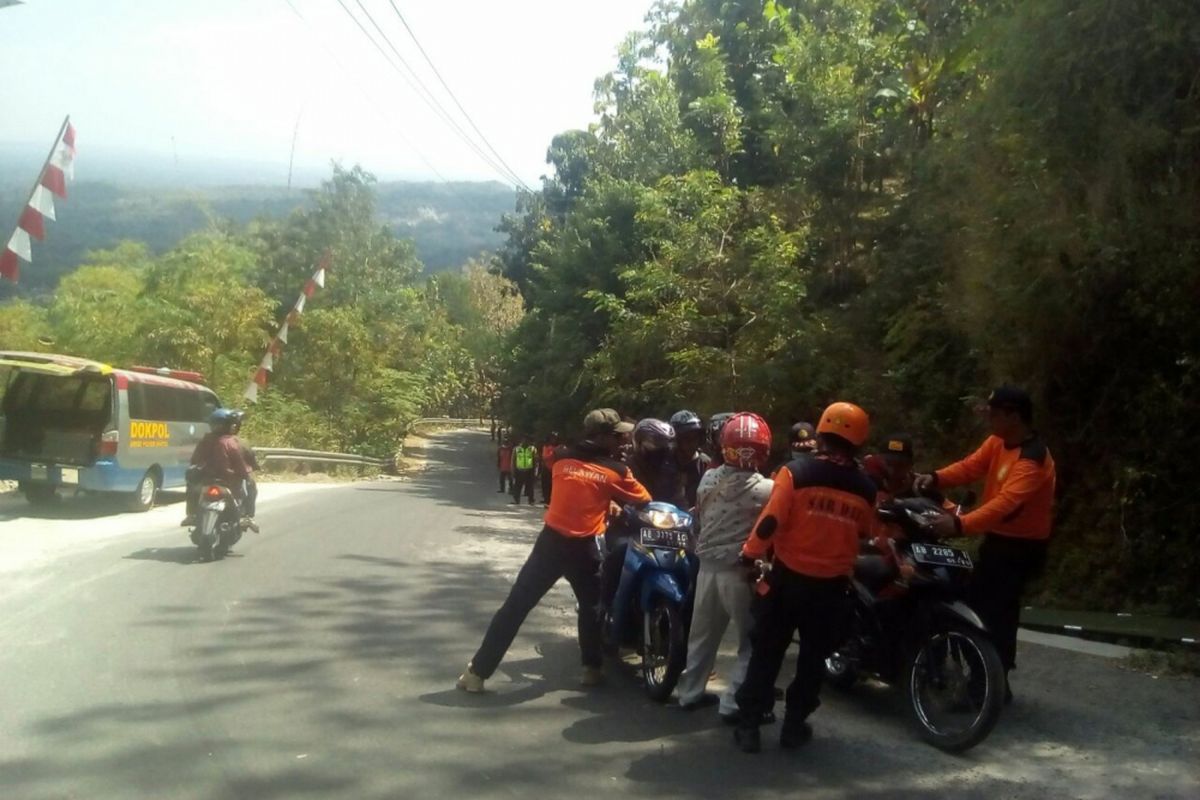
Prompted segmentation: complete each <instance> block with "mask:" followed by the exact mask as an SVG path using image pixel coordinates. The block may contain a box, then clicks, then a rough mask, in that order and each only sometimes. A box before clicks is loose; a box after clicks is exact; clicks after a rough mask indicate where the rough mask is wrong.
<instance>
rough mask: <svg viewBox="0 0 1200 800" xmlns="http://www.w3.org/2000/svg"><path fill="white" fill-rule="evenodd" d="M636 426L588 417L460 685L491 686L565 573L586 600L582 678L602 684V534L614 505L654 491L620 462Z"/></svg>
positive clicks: (561, 462)
mask: <svg viewBox="0 0 1200 800" xmlns="http://www.w3.org/2000/svg"><path fill="white" fill-rule="evenodd" d="M632 427H633V426H632V425H630V424H628V423H626V422H622V421H621V418H620V417H619V416H618V415H617V412H616V411H613V410H612V409H611V408H598V409H596V410H594V411H591V412H589V413H588V415H587V416H586V417H585V418H584V420H583V428H584V440H583V441H582V442H581V443H580V444H579V445H578V446H576V447H573V448H568V449H567V450H566V451H565V452H563V453H561V455H560V457H559V458H558V459H556V460H555V462H554V490H553V491H552V492H551V500H550V508H549V510H548V511H547V512H546V517H545V525H544V526H543V528H542V532H541V533H540V534H539V535H538V538H537V542H535V543H534V545H533V551H532V552H531V553H530V554H529V559H528V560H527V561H526V562H525V566H523V567H521V571H520V572H519V573H518V574H517V580H516V582H515V583H514V584H513V587H512V589H511V590H510V591H509V593H508V598H507V599H506V600H505V601H504V605H502V606H500V610H499V611H497V612H496V616H495V617H493V618H492V623H491V625H489V626H488V629H487V633H486V634H484V637H483V643H482V644H480V646H479V650H478V651H477V652H476V653H475V656H474V658H472V659H471V661H470V663H468V664H467V668H466V670H465V671H464V672H463V674H462V675H460V676H459V678H458V684H457V685H458V688H460V689H462V690H463V691H466V692H473V693H474V692H482V691H483V682H484V681H485V680H487V679H488V678H490V677H491V676H492V673H494V672H495V671H496V667H497V666H498V665H499V664H500V660H501V659H502V658H504V654H505V653H506V652H507V651H508V648H509V645H511V644H512V640H513V639H514V638H515V637H516V635H517V631H518V630H520V628H521V624H522V623H523V622H524V621H525V617H526V616H528V614H529V612H530V611H532V610H533V608H534V606H536V605H537V604H538V603H539V602H540V601H541V599H542V597H544V596H545V594H546V592H548V591H550V587H552V586H554V584H555V583H557V582H558V579H559V578H563V577H565V578H566V579H567V581H568V582H569V583H570V584H571V589H572V590H573V591H574V592H575V599H576V600H577V601H578V605H579V622H578V630H579V651H580V656H581V660H582V662H583V675H582V677H581V678H580V683H581V684H582V685H584V686H595V685H597V684H598V683H600V682H601V680H602V679H603V677H604V675H603V672H602V670H601V665H602V658H603V647H602V644H601V638H600V609H599V601H600V583H599V575H598V570H599V566H600V550H599V547H598V545H597V542H596V537H597V536H598V535H599V534H602V533H604V529H605V527H606V525H607V522H608V509H609V504H610V503H613V502H617V503H634V504H644V503H648V502H649V501H650V493H649V492H647V491H646V489H645V488H644V487H643V486H642V485H641V484H640V483H638V482H637V480H636V479H635V478H634V477H633V475H632V473H631V472H630V471H629V468H628V467H627V466H625V465H624V464H622V463H621V462H620V461H618V460H617V459H616V454H617V452H618V450H619V449H620V446H621V443H622V436H623V435H625V434H627V433H628V432H629V430H630V429H631V428H632Z"/></svg>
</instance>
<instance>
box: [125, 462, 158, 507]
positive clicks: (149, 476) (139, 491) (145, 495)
mask: <svg viewBox="0 0 1200 800" xmlns="http://www.w3.org/2000/svg"><path fill="white" fill-rule="evenodd" d="M157 495H158V475H157V474H156V473H155V472H154V470H150V471H148V472H147V473H146V474H145V475H143V476H142V480H141V481H140V482H139V483H138V485H137V488H136V489H134V490H133V494H131V495H130V496H129V501H128V506H129V510H130V511H137V512H142V511H149V510H150V509H152V508H154V498H155V497H156V496H157Z"/></svg>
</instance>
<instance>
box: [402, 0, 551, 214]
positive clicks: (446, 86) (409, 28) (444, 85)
mask: <svg viewBox="0 0 1200 800" xmlns="http://www.w3.org/2000/svg"><path fill="white" fill-rule="evenodd" d="M388 4H389V5H391V7H392V10H393V11H395V12H396V16H397V17H399V18H400V23H401V24H402V25H404V30H406V31H408V35H409V36H410V37H411V38H412V40H413V44H415V45H416V46H417V49H418V50H419V51H421V55H422V56H423V57H424V58H425V63H426V64H428V65H429V68H430V69H431V70H433V74H434V75H435V76H437V79H438V82H439V83H441V84H442V88H443V89H445V90H446V94H448V95H450V99H451V100H453V101H454V105H455V106H457V107H458V110H459V111H461V112H462V115H463V117H464V118H465V119H466V120H467V122H468V123H470V125H471V128H472V129H473V130H474V131H475V133H477V134H479V138H480V140H481V141H482V142H483V143H484V144H485V145H486V146H487V149H488V150H490V151H491V153H492V155H494V156H495V157H496V159H497V160H498V161H499V162H500V163H501V164H502V165H503V166H504V168H505V169H507V170H508V171H509V172H510V173H512V174H513V175H517V173H516V171H515V170H514V169H513V168H512V167H510V166H508V163H507V162H506V161H505V160H504V158H503V157H502V156H501V155H500V154H499V153H498V152H496V148H494V147H492V143H491V142H489V141H488V139H487V137H486V136H484V135H483V131H481V130H479V126H478V125H476V124H475V120H473V119H471V115H470V114H468V113H467V110H466V109H465V108H463V105H462V103H460V102H459V101H458V97H457V96H455V94H454V90H452V89H451V88H450V85H449V84H447V83H446V79H445V78H443V77H442V73H441V72H439V71H438V68H437V66H435V65H434V63H433V59H431V58H430V57H429V54H428V53H427V52H425V48H424V47H422V46H421V41H420V40H419V39H417V34H416V33H414V32H413V29H412V26H410V25H409V24H408V20H406V19H405V18H404V14H403V13H401V11H400V8H399V7H398V6H397V5H396V0H388ZM517 180H518V181H520V182H521V186H522V187H523V188H524V189H525V190H526V191H533V190H532V189H530V188H529V185H528V184H526V183H525V181H522V180H521V178H520V176H517Z"/></svg>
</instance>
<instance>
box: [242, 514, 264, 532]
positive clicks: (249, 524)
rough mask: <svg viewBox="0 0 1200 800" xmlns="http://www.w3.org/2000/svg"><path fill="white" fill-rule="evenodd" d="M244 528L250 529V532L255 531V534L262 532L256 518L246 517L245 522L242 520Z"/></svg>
mask: <svg viewBox="0 0 1200 800" xmlns="http://www.w3.org/2000/svg"><path fill="white" fill-rule="evenodd" d="M242 526H243V527H245V528H249V529H250V530H252V531H254V532H255V533H258V532H259V530H260V529H259V527H258V523H257V522H255V521H254V517H246V518H245V519H244V520H242Z"/></svg>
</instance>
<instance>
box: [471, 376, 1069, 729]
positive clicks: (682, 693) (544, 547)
mask: <svg viewBox="0 0 1200 800" xmlns="http://www.w3.org/2000/svg"><path fill="white" fill-rule="evenodd" d="M980 411H981V412H982V413H983V414H985V415H986V419H987V423H988V427H989V436H988V437H987V438H986V439H985V441H984V442H983V444H982V445H981V446H980V447H979V448H978V449H977V450H975V451H974V452H973V453H971V454H970V455H968V456H967V457H966V458H964V459H963V460H961V461H959V462H956V463H954V464H951V465H949V466H946V467H944V468H942V469H939V470H936V471H932V472H928V473H918V472H916V471H915V469H914V467H915V453H914V444H913V439H912V437H910V436H907V435H905V434H894V435H891V436H887V437H886V438H884V439H882V440H881V446H880V447H879V448H878V450H877V452H871V453H867V452H866V448H867V445H868V442H869V441H870V439H871V431H870V420H869V417H868V415H867V412H866V411H864V410H863V409H862V408H861V407H859V406H857V405H855V404H852V403H847V402H836V403H833V404H831V405H830V406H829V407H828V408H827V409H826V410H825V411H824V413H822V415H821V417H820V419H819V421H818V422H817V424H816V425H812V424H810V423H808V422H796V423H795V424H793V425H792V426H791V428H790V430H789V433H788V441H787V446H786V451H785V452H783V453H779V452H777V451H774V450H773V447H772V445H773V442H774V436H773V434H772V431H771V429H770V426H769V425H768V423H767V422H766V421H765V420H764V419H763V418H762V417H760V416H758V415H757V414H754V413H750V412H739V413H724V414H715V415H713V416H712V417H711V418H710V419H709V420H708V422H707V424H705V422H704V420H702V419H701V418H700V416H699V415H697V414H695V413H692V412H691V411H686V410H685V411H679V412H678V413H676V414H674V415H673V416H671V417H670V418H669V420H667V421H663V420H660V419H642V420H640V421H637V422H634V421H633V420H631V419H627V418H623V417H621V416H620V415H619V414H618V413H617V412H616V411H614V410H612V409H596V410H594V411H592V412H590V413H589V414H588V415H587V416H586V417H585V419H584V425H583V435H582V437H581V438H580V439H579V441H578V442H577V443H574V444H570V445H564V444H562V443H560V441H559V436H558V435H557V434H556V433H552V434H550V435H549V436H547V437H546V438H545V440H544V441H543V443H542V445H541V446H540V447H536V446H535V445H534V444H533V440H532V438H531V437H530V436H528V435H526V434H521V435H518V436H512V435H505V434H504V433H502V432H500V433H498V434H497V435H498V436H499V438H500V440H501V441H500V444H499V447H498V453H497V467H498V470H499V473H500V491H501V492H504V491H510V492H511V494H512V502H513V503H519V502H520V497H521V495H522V494H524V495H525V496H526V498H527V499H528V502H529V503H530V504H532V503H533V501H534V500H533V497H534V493H533V486H534V477H535V476H540V477H541V486H542V500H543V503H544V504H545V505H546V506H548V510H547V512H546V514H545V519H544V526H543V528H542V531H541V533H540V534H539V536H538V538H537V540H536V542H535V544H534V547H533V551H532V553H531V554H530V556H529V559H528V561H527V562H526V563H525V565H524V567H523V568H522V569H521V571H520V573H519V574H518V576H517V578H516V581H515V583H514V585H513V587H512V589H511V591H510V593H509V596H508V598H507V599H506V600H505V601H504V604H503V605H502V606H501V608H500V610H499V611H498V612H497V613H496V615H495V617H494V618H493V620H492V623H491V625H490V626H489V628H488V630H487V633H486V634H485V636H484V639H483V642H482V644H481V645H480V648H479V650H478V652H477V653H476V654H475V656H474V657H473V658H472V659H471V661H470V662H469V663H468V665H467V668H466V670H465V671H464V672H463V674H462V675H461V676H460V677H459V680H458V687H459V688H461V689H463V690H465V691H468V692H482V691H483V690H484V682H485V681H486V680H487V679H488V678H490V677H491V675H492V674H493V672H494V671H495V669H496V668H497V666H498V665H499V663H500V661H501V659H502V658H503V656H504V653H505V652H506V651H507V649H508V647H509V645H510V644H511V643H512V641H513V639H514V638H515V636H516V634H517V632H518V629H519V628H520V626H521V624H522V622H523V621H524V619H525V617H526V615H527V614H528V613H529V612H530V611H531V610H532V609H533V608H534V607H535V606H536V605H537V603H538V602H539V601H540V600H541V598H542V597H543V596H544V595H545V593H546V592H547V591H549V589H550V588H551V587H552V586H553V585H554V583H555V582H557V581H558V579H559V578H562V577H566V578H567V580H568V581H569V582H570V584H571V587H572V589H573V590H574V592H575V595H576V598H577V600H578V603H579V613H578V634H579V646H580V650H581V657H582V663H583V675H582V679H581V683H582V684H583V685H586V686H592V685H595V684H597V683H599V682H600V681H601V680H602V677H603V671H602V648H601V621H602V618H603V614H604V608H605V602H606V600H605V599H606V598H611V592H612V589H613V588H614V587H615V582H614V576H615V577H616V578H617V579H619V571H620V565H621V563H622V561H623V559H624V553H623V550H622V547H623V546H624V543H623V542H621V541H619V540H616V541H614V540H612V538H611V536H610V537H606V540H605V547H606V549H607V552H601V551H600V547H598V544H597V537H598V536H600V535H601V534H604V533H606V531H608V530H609V521H610V518H611V517H612V515H614V514H615V513H617V512H618V511H619V510H620V507H621V506H624V505H626V504H632V505H635V506H638V505H644V504H646V503H648V502H651V501H652V500H653V501H661V502H667V503H672V504H674V505H676V506H678V507H680V508H682V509H685V510H689V511H691V512H692V514H693V515H694V518H695V532H696V547H695V552H696V555H697V557H698V562H699V571H698V573H697V574H696V579H695V581H694V586H693V595H692V598H691V600H692V609H693V612H692V620H691V628H690V634H689V640H688V656H687V665H686V669H685V671H684V674H683V677H682V680H681V682H680V684H679V689H678V702H679V705H680V707H681V708H683V709H685V710H688V711H694V710H696V709H700V708H705V707H711V706H716V707H717V710H718V713H719V714H720V716H721V718H722V719H723V720H724V721H726V722H727V723H729V724H731V725H733V726H735V728H734V738H735V741H736V743H737V745H738V746H739V747H740V748H741V749H742V750H744V751H746V752H757V751H758V750H759V749H760V748H761V738H760V728H761V726H762V725H764V724H769V723H771V722H773V721H774V719H775V717H774V706H775V702H776V691H775V683H776V680H777V678H778V675H779V671H780V669H781V665H782V663H783V659H784V655H785V653H786V651H787V649H788V647H789V646H790V645H791V643H792V641H793V639H794V638H795V637H796V636H797V634H798V638H799V654H798V659H797V667H796V675H795V678H794V679H793V680H792V682H791V684H790V686H789V688H788V689H787V691H786V694H785V696H784V707H785V713H784V717H783V723H782V726H781V731H780V738H779V741H780V744H781V746H783V747H788V748H791V747H797V746H800V745H802V744H804V743H805V742H807V741H808V740H809V739H810V738H811V736H812V729H811V727H810V726H809V723H808V717H809V716H810V715H811V714H812V713H813V712H814V711H815V710H816V709H817V707H818V705H819V704H820V700H819V695H820V688H821V684H822V679H823V676H824V667H825V659H826V658H827V657H828V656H829V655H830V653H831V652H832V651H833V649H834V648H836V647H837V646H838V644H839V643H840V642H841V641H843V640H844V639H845V637H846V634H847V631H848V626H849V624H850V615H851V612H852V606H851V594H850V593H851V587H852V585H851V579H852V577H853V574H854V569H855V564H856V560H857V559H858V558H859V555H860V553H861V552H862V551H863V549H864V548H868V549H869V548H874V549H875V550H877V551H878V552H880V553H881V554H883V555H884V556H885V557H886V555H887V554H888V553H889V552H892V553H893V554H894V550H889V547H888V545H889V542H891V541H892V540H893V539H894V537H895V536H898V535H899V532H898V531H896V530H892V529H890V527H889V526H886V525H884V524H883V523H882V522H880V520H879V518H878V516H877V515H876V513H875V509H876V508H877V506H878V505H879V504H880V503H883V502H886V501H888V500H891V499H896V498H903V497H910V496H915V495H918V494H922V493H932V492H933V491H934V490H945V489H950V488H953V487H958V486H966V485H968V484H972V483H975V482H979V481H982V482H983V493H982V497H981V499H980V502H979V504H978V506H977V507H976V508H974V509H973V510H970V511H969V512H966V513H954V512H950V511H948V512H947V513H946V514H944V515H942V516H940V517H938V518H937V519H936V520H935V521H933V522H932V523H931V525H932V532H933V533H934V534H936V535H937V536H939V537H957V536H982V537H983V542H982V544H981V546H980V548H979V556H978V564H977V568H976V570H975V572H974V574H973V576H972V584H971V587H970V602H971V605H972V607H973V608H974V609H975V610H976V611H977V612H978V614H979V615H980V617H981V618H982V620H983V621H984V623H985V625H986V627H987V630H988V631H989V634H990V635H991V637H992V639H993V641H994V642H995V644H996V648H997V650H998V651H999V654H1000V657H1001V661H1002V663H1003V666H1004V669H1005V674H1006V676H1007V674H1008V673H1009V672H1010V671H1011V670H1012V669H1013V668H1014V667H1015V665H1016V635H1017V624H1018V619H1019V612H1020V598H1021V593H1022V591H1023V589H1024V587H1025V585H1026V583H1027V582H1028V581H1029V580H1030V579H1031V578H1032V577H1034V576H1035V575H1036V574H1037V573H1038V571H1039V570H1040V569H1041V568H1042V566H1043V564H1044V561H1045V557H1046V547H1047V542H1048V539H1049V537H1050V533H1051V527H1052V520H1053V505H1054V496H1055V488H1056V487H1055V481H1056V477H1055V468H1054V460H1053V458H1052V457H1051V455H1050V453H1049V451H1048V449H1047V448H1046V445H1045V443H1044V442H1043V441H1042V440H1041V439H1040V437H1039V436H1038V435H1037V433H1036V432H1035V431H1034V428H1033V404H1032V401H1031V400H1030V397H1029V395H1028V394H1027V393H1026V392H1024V391H1023V390H1021V389H1017V388H1014V387H1011V386H1002V387H1000V388H998V389H996V390H995V391H993V392H992V393H991V395H990V397H989V399H988V402H987V404H986V405H984V406H981V409H980ZM764 564H768V565H769V568H767V569H764ZM892 566H893V567H896V566H898V565H896V564H893V565H892ZM896 578H897V579H903V576H902V575H901V574H899V573H898V574H897V575H896ZM730 625H732V626H733V627H734V631H735V634H736V638H737V643H738V644H737V661H736V664H735V666H734V668H733V670H732V672H731V674H730V675H729V679H728V688H727V690H726V691H725V693H724V694H722V695H720V696H718V695H716V694H713V693H710V692H708V691H707V683H708V680H709V677H710V674H711V672H712V668H713V665H714V664H715V660H716V656H717V651H718V648H719V646H720V643H721V640H722V638H723V637H724V635H725V632H726V630H727V629H728V627H729V626H730ZM1011 697H1012V695H1011V688H1009V686H1008V685H1006V700H1007V701H1011Z"/></svg>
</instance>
